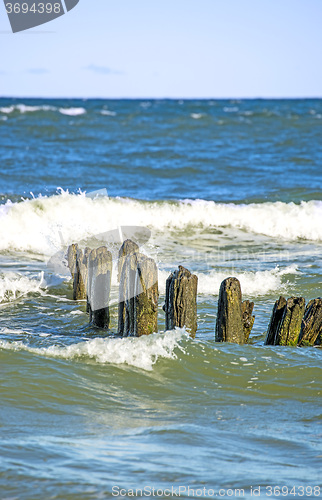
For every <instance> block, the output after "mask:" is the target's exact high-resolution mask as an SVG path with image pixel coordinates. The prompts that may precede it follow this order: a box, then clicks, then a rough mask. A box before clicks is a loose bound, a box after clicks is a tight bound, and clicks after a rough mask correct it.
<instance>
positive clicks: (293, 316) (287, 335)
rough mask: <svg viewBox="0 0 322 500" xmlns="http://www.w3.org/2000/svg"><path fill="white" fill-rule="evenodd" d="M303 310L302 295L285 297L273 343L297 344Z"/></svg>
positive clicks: (303, 301) (303, 300)
mask: <svg viewBox="0 0 322 500" xmlns="http://www.w3.org/2000/svg"><path fill="white" fill-rule="evenodd" d="M304 311H305V299H304V298H303V297H290V298H289V299H287V302H286V306H285V308H284V311H283V316H282V319H281V321H280V322H279V325H278V328H277V332H276V338H275V345H288V346H296V345H297V343H298V340H299V335H300V331H301V324H302V319H303V316H304Z"/></svg>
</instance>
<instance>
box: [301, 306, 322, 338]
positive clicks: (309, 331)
mask: <svg viewBox="0 0 322 500" xmlns="http://www.w3.org/2000/svg"><path fill="white" fill-rule="evenodd" d="M321 336H322V299H320V298H319V299H312V300H310V302H309V303H308V305H307V307H306V309H305V313H304V317H303V321H302V325H301V332H300V336H299V342H298V344H299V345H300V346H304V345H320V344H321Z"/></svg>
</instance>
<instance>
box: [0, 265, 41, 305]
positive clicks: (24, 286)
mask: <svg viewBox="0 0 322 500" xmlns="http://www.w3.org/2000/svg"><path fill="white" fill-rule="evenodd" d="M45 287H46V284H45V281H44V274H43V273H40V274H39V276H38V277H37V278H29V277H28V276H23V275H21V274H18V273H14V272H11V271H9V272H6V273H5V274H0V304H5V303H8V302H12V301H14V300H17V299H19V298H20V297H22V296H24V295H27V294H28V293H35V292H40V291H41V290H42V289H43V288H45Z"/></svg>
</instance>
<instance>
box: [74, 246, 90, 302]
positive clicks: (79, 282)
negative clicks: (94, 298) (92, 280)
mask: <svg viewBox="0 0 322 500" xmlns="http://www.w3.org/2000/svg"><path fill="white" fill-rule="evenodd" d="M90 251H91V250H90V249H89V248H87V247H86V248H85V250H84V253H83V251H82V250H80V249H79V248H77V250H76V264H75V274H74V283H73V299H74V300H84V299H86V297H87V279H88V257H89V254H90Z"/></svg>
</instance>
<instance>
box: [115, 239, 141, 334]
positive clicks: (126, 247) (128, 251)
mask: <svg viewBox="0 0 322 500" xmlns="http://www.w3.org/2000/svg"><path fill="white" fill-rule="evenodd" d="M138 251H139V247H138V245H137V244H136V243H135V242H134V241H132V240H129V239H128V240H125V241H124V242H123V244H122V246H121V248H120V250H119V260H118V266H117V267H118V276H117V279H118V282H120V281H121V275H122V269H123V265H124V263H125V260H126V257H127V256H128V255H133V254H135V253H136V252H138ZM128 273H129V274H131V273H132V275H133V276H131V277H130V276H128V279H129V281H130V282H133V283H134V279H135V269H133V270H132V271H131V270H130V269H128ZM120 287H121V285H120ZM132 298H133V297H132ZM129 300H130V299H129ZM132 306H133V305H132ZM125 320H126V308H125V293H124V292H122V293H121V290H120V294H119V306H118V333H119V335H123V333H124V328H125Z"/></svg>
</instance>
